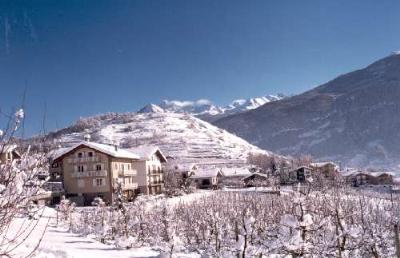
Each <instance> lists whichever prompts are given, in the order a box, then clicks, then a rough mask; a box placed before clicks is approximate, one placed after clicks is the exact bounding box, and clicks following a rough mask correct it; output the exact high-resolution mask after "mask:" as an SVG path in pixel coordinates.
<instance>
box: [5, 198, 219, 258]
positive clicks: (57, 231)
mask: <svg viewBox="0 0 400 258" xmlns="http://www.w3.org/2000/svg"><path fill="white" fill-rule="evenodd" d="M210 193H211V191H200V192H197V193H194V194H190V195H185V196H182V197H174V198H170V199H165V198H159V197H157V196H154V197H153V198H152V200H149V204H151V205H157V203H159V202H162V201H165V200H166V201H167V202H168V204H170V205H174V204H178V203H180V202H190V201H193V200H196V199H197V198H199V197H201V196H204V195H207V194H210ZM39 213H40V214H41V218H40V219H39V220H29V219H28V218H17V219H16V220H15V221H14V222H13V223H12V225H11V227H10V230H9V233H8V234H7V236H8V237H9V238H12V237H13V236H15V235H16V234H18V235H20V234H19V233H18V231H19V229H20V228H21V226H22V228H27V230H25V233H22V236H21V238H20V239H22V238H25V237H27V239H26V241H24V242H23V243H22V244H21V245H19V246H18V247H16V246H15V244H13V245H10V250H11V249H14V247H16V248H15V250H13V251H12V252H11V254H12V256H13V257H26V256H27V255H28V254H29V253H31V252H32V251H33V250H34V249H35V247H36V246H37V245H38V243H39V242H40V245H39V247H38V249H37V250H36V251H35V252H34V257H68V258H70V257H84V258H89V257H96V258H102V257H164V256H163V255H162V253H161V252H160V251H159V250H158V248H157V247H152V248H151V247H141V248H132V249H129V250H121V249H117V248H115V247H114V246H113V245H106V244H102V243H100V242H98V241H97V240H95V239H92V238H90V237H82V236H80V235H78V234H73V233H70V232H69V231H68V229H67V228H63V227H60V226H57V225H56V216H57V213H56V211H55V210H54V209H53V208H49V207H42V208H41V210H40V212H39ZM30 229H33V231H32V233H31V234H28V232H29V231H30ZM43 233H44V234H43ZM41 237H43V239H42V240H40V239H41ZM174 257H182V258H184V257H190V258H193V257H200V256H199V255H198V254H179V253H178V254H174Z"/></svg>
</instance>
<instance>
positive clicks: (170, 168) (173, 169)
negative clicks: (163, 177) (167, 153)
mask: <svg viewBox="0 0 400 258" xmlns="http://www.w3.org/2000/svg"><path fill="white" fill-rule="evenodd" d="M197 169H198V166H197V165H196V164H195V163H180V162H175V161H171V160H168V163H166V165H165V170H166V172H169V173H173V174H174V175H176V176H177V177H179V178H189V177H190V176H191V175H192V174H194V172H195V171H196V170H197Z"/></svg>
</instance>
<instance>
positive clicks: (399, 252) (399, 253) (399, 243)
mask: <svg viewBox="0 0 400 258" xmlns="http://www.w3.org/2000/svg"><path fill="white" fill-rule="evenodd" d="M393 229H394V241H395V242H394V243H395V247H396V257H397V258H400V237H399V225H398V224H397V223H396V224H394V227H393Z"/></svg>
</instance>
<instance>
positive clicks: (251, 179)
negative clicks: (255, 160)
mask: <svg viewBox="0 0 400 258" xmlns="http://www.w3.org/2000/svg"><path fill="white" fill-rule="evenodd" d="M243 182H244V184H245V185H246V186H247V187H257V186H269V185H270V180H269V177H268V175H267V174H262V173H259V172H255V173H252V174H251V175H248V176H246V177H244V178H243Z"/></svg>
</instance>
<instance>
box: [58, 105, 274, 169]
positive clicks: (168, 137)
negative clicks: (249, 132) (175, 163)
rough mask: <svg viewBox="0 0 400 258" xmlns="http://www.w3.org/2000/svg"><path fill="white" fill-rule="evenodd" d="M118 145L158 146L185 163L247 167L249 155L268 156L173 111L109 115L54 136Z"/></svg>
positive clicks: (62, 139)
mask: <svg viewBox="0 0 400 258" xmlns="http://www.w3.org/2000/svg"><path fill="white" fill-rule="evenodd" d="M86 134H90V135H91V137H92V140H93V141H96V142H101V143H119V144H120V145H121V146H122V147H124V148H131V147H137V146H142V145H157V146H158V147H159V148H160V149H161V150H162V151H163V152H164V154H165V155H166V156H168V157H169V158H173V159H179V160H180V161H181V162H183V163H192V162H195V163H203V164H227V165H233V164H244V163H245V162H246V158H247V156H248V154H249V153H250V152H253V153H269V152H267V151H264V150H261V149H259V148H258V147H255V146H253V145H251V144H249V143H248V142H246V141H245V140H243V139H241V138H239V137H237V136H235V135H233V134H230V133H228V132H227V131H225V130H222V129H219V128H217V127H215V126H213V125H211V124H209V123H207V122H205V121H202V120H200V119H198V118H195V117H193V116H192V115H189V114H177V113H170V112H165V113H164V112H150V113H125V114H106V115H99V116H95V117H89V118H83V119H80V120H79V121H78V122H77V123H76V124H75V125H73V126H71V127H69V128H66V129H63V130H60V131H58V132H56V133H52V134H51V136H52V137H54V138H55V139H56V140H57V141H60V142H61V144H62V145H67V146H68V145H71V144H73V143H76V142H78V141H82V140H83V139H84V136H85V135H86Z"/></svg>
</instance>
